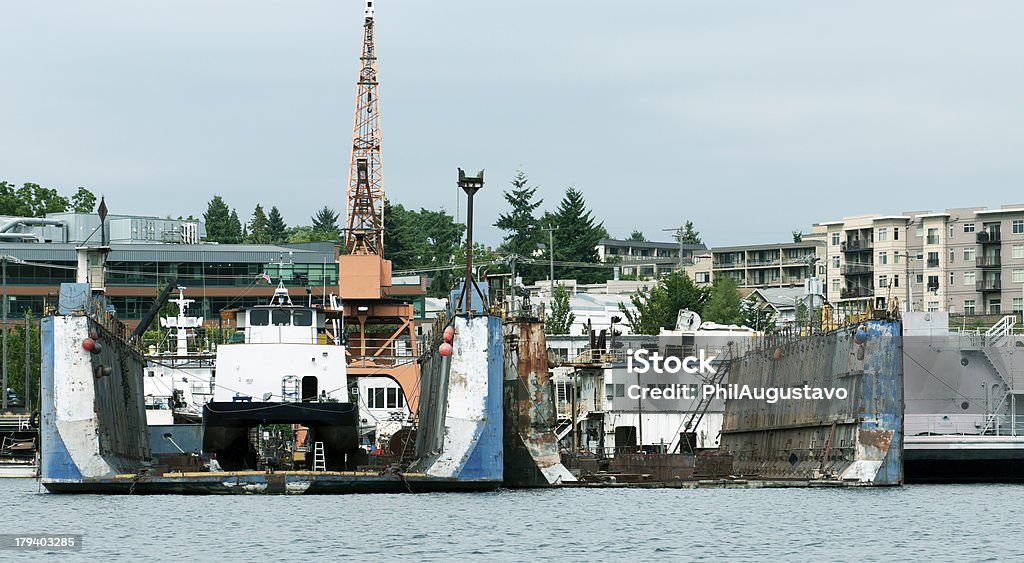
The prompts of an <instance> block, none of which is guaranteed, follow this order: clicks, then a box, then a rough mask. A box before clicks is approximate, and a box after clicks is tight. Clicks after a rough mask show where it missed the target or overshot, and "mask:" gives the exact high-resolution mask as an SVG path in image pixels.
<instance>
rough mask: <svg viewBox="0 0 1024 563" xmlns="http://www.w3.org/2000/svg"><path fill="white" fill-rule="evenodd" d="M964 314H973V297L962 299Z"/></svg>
mask: <svg viewBox="0 0 1024 563" xmlns="http://www.w3.org/2000/svg"><path fill="white" fill-rule="evenodd" d="M964 314H965V315H973V314H974V300H973V299H964Z"/></svg>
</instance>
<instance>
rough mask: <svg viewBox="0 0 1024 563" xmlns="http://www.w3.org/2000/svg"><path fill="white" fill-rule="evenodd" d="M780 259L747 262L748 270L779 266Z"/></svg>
mask: <svg viewBox="0 0 1024 563" xmlns="http://www.w3.org/2000/svg"><path fill="white" fill-rule="evenodd" d="M778 265H779V259H778V258H776V259H774V260H747V267H748V268H766V267H770V266H778Z"/></svg>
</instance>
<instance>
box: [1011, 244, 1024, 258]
mask: <svg viewBox="0 0 1024 563" xmlns="http://www.w3.org/2000/svg"><path fill="white" fill-rule="evenodd" d="M1013 257H1014V258H1024V244H1015V245H1013Z"/></svg>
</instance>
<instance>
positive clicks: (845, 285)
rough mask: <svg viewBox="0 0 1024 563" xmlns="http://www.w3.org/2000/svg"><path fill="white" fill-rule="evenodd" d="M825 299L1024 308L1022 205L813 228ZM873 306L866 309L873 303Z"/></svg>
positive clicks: (957, 309) (926, 307)
mask: <svg viewBox="0 0 1024 563" xmlns="http://www.w3.org/2000/svg"><path fill="white" fill-rule="evenodd" d="M813 232H814V233H815V235H816V236H823V237H824V239H825V243H826V246H825V252H826V254H827V258H826V269H825V270H826V274H825V275H826V279H825V284H826V287H827V292H828V298H829V301H831V302H833V303H837V302H838V303H842V302H847V303H848V304H856V303H862V304H863V306H864V307H867V306H869V305H870V306H874V307H875V308H879V307H884V306H886V305H887V304H889V302H890V300H891V299H893V298H896V299H898V300H899V302H900V303H902V304H904V305H902V307H903V308H904V309H905V308H906V305H905V304H906V303H908V302H910V303H911V304H912V307H913V309H914V310H917V311H922V310H923V311H949V312H950V313H954V314H956V313H966V314H968V315H999V314H1009V313H1020V312H1021V311H1022V310H1024V205H1007V206H1003V207H1002V208H1000V209H987V208H984V207H971V208H958V209H947V210H946V211H945V212H941V213H931V212H907V213H903V214H901V215H868V216H856V217H847V218H844V219H843V220H841V221H831V222H824V223H817V224H815V225H814V229H813ZM872 302H873V303H872Z"/></svg>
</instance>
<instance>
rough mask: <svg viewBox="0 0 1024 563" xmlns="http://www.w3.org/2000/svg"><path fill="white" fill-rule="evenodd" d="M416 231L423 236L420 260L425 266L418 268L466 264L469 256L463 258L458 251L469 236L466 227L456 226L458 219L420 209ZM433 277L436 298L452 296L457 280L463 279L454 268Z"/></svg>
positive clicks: (432, 293) (431, 291) (438, 272)
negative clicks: (463, 239) (464, 237)
mask: <svg viewBox="0 0 1024 563" xmlns="http://www.w3.org/2000/svg"><path fill="white" fill-rule="evenodd" d="M414 228H415V229H416V232H417V233H418V236H419V237H421V238H420V241H421V242H420V243H419V244H417V248H418V250H420V252H421V255H420V257H419V260H418V263H419V264H420V265H421V266H418V267H428V268H438V267H443V266H453V265H455V264H465V256H460V255H459V254H458V250H459V249H460V247H462V246H463V244H462V237H463V236H464V235H465V233H466V226H465V225H463V224H462V223H456V222H455V218H454V217H452V216H451V215H449V214H448V213H447V212H446V211H444V210H443V209H442V210H439V211H430V210H428V209H420V211H419V213H417V214H416V220H415V222H414ZM431 276H432V277H431V281H430V286H429V291H430V295H431V296H434V297H442V296H446V295H448V292H449V291H451V289H452V287H454V285H455V280H456V279H458V278H462V277H463V275H460V274H457V273H456V271H455V270H454V269H446V270H439V271H436V272H433V273H432V274H431Z"/></svg>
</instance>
